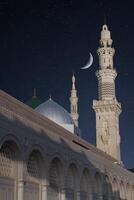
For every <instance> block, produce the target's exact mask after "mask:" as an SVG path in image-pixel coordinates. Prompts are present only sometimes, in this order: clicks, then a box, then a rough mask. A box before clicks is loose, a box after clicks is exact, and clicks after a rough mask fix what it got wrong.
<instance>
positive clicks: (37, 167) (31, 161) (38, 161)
mask: <svg viewBox="0 0 134 200" xmlns="http://www.w3.org/2000/svg"><path fill="white" fill-rule="evenodd" d="M43 168H44V160H43V156H42V154H41V152H40V151H39V150H38V149H37V148H36V149H33V150H32V152H30V154H29V157H28V160H27V163H26V175H27V176H26V181H25V185H24V200H27V199H34V200H38V199H39V197H40V196H41V186H42V182H43V179H44V173H43V171H44V170H43Z"/></svg>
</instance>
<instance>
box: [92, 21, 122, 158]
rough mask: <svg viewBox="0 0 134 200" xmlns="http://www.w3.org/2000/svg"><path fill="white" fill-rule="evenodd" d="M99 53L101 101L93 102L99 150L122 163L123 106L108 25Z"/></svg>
mask: <svg viewBox="0 0 134 200" xmlns="http://www.w3.org/2000/svg"><path fill="white" fill-rule="evenodd" d="M97 53H98V56H99V68H100V69H99V70H98V71H97V72H96V76H97V78H98V93H99V94H98V96H99V100H94V101H93V109H94V110H95V113H96V145H97V148H99V149H101V150H102V151H104V152H106V153H107V154H109V155H111V156H112V157H114V158H115V159H117V160H118V161H119V162H120V160H121V158H120V134H119V115H120V113H121V105H120V103H118V101H117V100H116V95H115V78H116V76H117V73H116V70H115V68H114V67H113V56H114V53H115V50H114V48H112V39H111V34H110V31H109V30H108V27H107V25H103V27H102V31H101V39H100V47H99V48H98V51H97Z"/></svg>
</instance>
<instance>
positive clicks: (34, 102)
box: [26, 88, 42, 109]
mask: <svg viewBox="0 0 134 200" xmlns="http://www.w3.org/2000/svg"><path fill="white" fill-rule="evenodd" d="M41 103H42V102H41V101H40V100H39V99H38V97H37V95H36V88H34V95H33V96H32V98H31V99H29V100H28V101H27V102H26V104H27V105H28V106H30V107H31V108H33V109H35V108H36V107H38V106H39V105H40V104H41Z"/></svg>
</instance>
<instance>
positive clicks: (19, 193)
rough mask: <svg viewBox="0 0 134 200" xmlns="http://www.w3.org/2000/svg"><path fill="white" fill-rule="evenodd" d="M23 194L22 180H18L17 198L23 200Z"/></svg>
mask: <svg viewBox="0 0 134 200" xmlns="http://www.w3.org/2000/svg"><path fill="white" fill-rule="evenodd" d="M23 194H24V181H23V180H19V181H18V199H19V200H23Z"/></svg>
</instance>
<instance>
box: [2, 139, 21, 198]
mask: <svg viewBox="0 0 134 200" xmlns="http://www.w3.org/2000/svg"><path fill="white" fill-rule="evenodd" d="M21 162H22V155H21V152H20V151H19V147H18V145H17V144H16V143H15V142H14V140H9V138H8V140H3V143H1V147H0V176H1V177H0V196H1V198H2V199H3V200H5V199H6V198H10V199H14V198H15V196H17V195H18V194H17V189H16V188H17V185H16V184H15V182H18V180H19V179H22V177H23V170H22V167H21Z"/></svg>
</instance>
